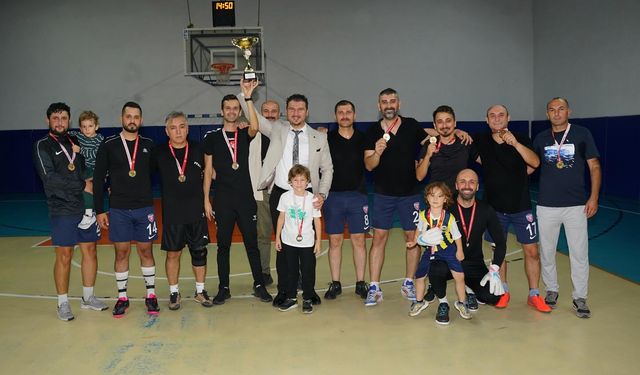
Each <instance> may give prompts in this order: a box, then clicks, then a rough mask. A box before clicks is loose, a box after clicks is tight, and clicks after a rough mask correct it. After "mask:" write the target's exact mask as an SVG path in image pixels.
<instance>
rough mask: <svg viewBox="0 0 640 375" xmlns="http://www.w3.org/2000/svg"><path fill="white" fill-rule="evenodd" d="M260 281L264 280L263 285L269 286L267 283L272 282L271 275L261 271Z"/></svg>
mask: <svg viewBox="0 0 640 375" xmlns="http://www.w3.org/2000/svg"><path fill="white" fill-rule="evenodd" d="M262 281H264V286H269V285H271V284H273V277H271V274H268V273H263V274H262Z"/></svg>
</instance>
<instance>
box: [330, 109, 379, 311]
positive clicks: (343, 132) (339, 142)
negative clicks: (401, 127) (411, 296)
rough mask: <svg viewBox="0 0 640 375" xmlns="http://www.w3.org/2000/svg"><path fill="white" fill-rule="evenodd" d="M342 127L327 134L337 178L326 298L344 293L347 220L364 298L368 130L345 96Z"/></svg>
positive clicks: (359, 291) (340, 116)
mask: <svg viewBox="0 0 640 375" xmlns="http://www.w3.org/2000/svg"><path fill="white" fill-rule="evenodd" d="M334 112H335V115H336V122H337V123H338V129H337V130H335V131H332V132H330V133H329V134H328V135H327V141H328V142H329V149H330V152H331V160H332V162H333V181H332V182H331V190H330V192H331V194H330V195H329V196H328V197H327V200H326V201H325V203H324V218H325V219H324V222H325V227H326V232H327V234H328V235H329V269H330V270H331V283H329V289H328V290H327V292H326V293H325V295H324V298H325V299H335V298H336V297H337V296H338V295H340V294H341V293H342V285H341V284H340V267H341V264H342V242H343V239H344V235H343V233H344V225H345V222H346V223H347V224H348V226H349V235H350V238H351V248H352V249H353V265H354V266H355V270H356V287H355V292H356V294H357V295H358V296H360V298H366V297H367V286H366V284H365V282H364V272H365V264H366V261H367V249H366V248H365V232H367V231H368V230H369V216H368V207H369V206H368V199H367V190H366V187H365V179H364V163H363V160H362V154H363V152H364V142H365V139H364V134H362V133H361V132H359V131H358V130H356V129H354V127H353V122H354V120H355V118H356V113H355V106H354V105H353V103H352V102H350V101H348V100H341V101H339V102H338V103H336V106H335V108H334Z"/></svg>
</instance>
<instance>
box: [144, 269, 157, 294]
mask: <svg viewBox="0 0 640 375" xmlns="http://www.w3.org/2000/svg"><path fill="white" fill-rule="evenodd" d="M140 269H141V270H142V277H143V278H144V285H145V286H146V287H147V298H149V296H150V295H152V294H156V266H151V267H140Z"/></svg>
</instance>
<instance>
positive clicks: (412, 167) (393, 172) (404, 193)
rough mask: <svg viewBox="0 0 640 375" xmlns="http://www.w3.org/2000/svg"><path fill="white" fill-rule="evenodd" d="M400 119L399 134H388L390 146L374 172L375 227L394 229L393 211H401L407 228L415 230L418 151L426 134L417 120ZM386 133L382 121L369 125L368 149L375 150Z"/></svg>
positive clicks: (417, 209) (416, 219) (418, 202)
mask: <svg viewBox="0 0 640 375" xmlns="http://www.w3.org/2000/svg"><path fill="white" fill-rule="evenodd" d="M400 119H401V122H400V125H399V127H398V130H397V132H396V134H391V133H389V136H390V139H389V141H388V142H387V148H386V149H385V150H384V152H383V153H382V155H381V156H380V163H379V164H378V166H377V167H376V168H375V169H374V171H373V172H374V181H375V194H374V206H373V213H372V216H373V218H372V226H373V227H374V228H377V229H391V225H392V223H393V214H394V212H397V213H398V215H399V218H400V223H401V225H402V229H404V230H414V229H415V228H416V225H417V223H418V212H419V210H420V195H418V194H416V193H417V184H418V181H417V180H416V164H415V162H416V152H417V150H418V146H419V145H420V142H422V141H423V140H424V139H425V138H426V136H427V134H426V133H425V132H424V129H423V128H422V126H421V125H420V124H419V123H418V122H417V121H416V120H415V119H413V118H410V117H400ZM384 133H385V132H384V130H383V129H382V120H379V121H378V124H377V125H373V126H370V127H369V129H368V130H367V132H366V134H365V149H366V150H375V144H376V142H377V141H378V140H379V139H380V138H382V136H383V135H384Z"/></svg>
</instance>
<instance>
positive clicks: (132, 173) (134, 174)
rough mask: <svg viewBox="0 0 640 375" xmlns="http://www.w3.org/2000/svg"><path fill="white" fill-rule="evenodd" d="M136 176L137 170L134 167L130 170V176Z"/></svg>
mask: <svg viewBox="0 0 640 375" xmlns="http://www.w3.org/2000/svg"><path fill="white" fill-rule="evenodd" d="M135 176H136V171H135V169H132V170H130V171H129V177H135Z"/></svg>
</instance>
